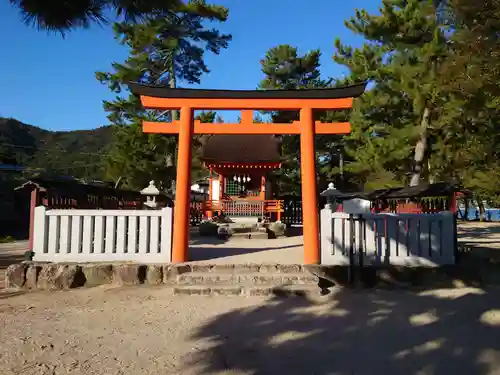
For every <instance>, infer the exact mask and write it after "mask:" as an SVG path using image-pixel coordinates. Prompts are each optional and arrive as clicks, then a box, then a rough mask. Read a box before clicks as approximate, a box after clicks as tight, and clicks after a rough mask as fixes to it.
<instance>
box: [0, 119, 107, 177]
mask: <svg viewBox="0 0 500 375" xmlns="http://www.w3.org/2000/svg"><path fill="white" fill-rule="evenodd" d="M111 140H112V128H111V127H110V126H105V127H102V128H97V129H95V130H77V131H68V132H64V131H59V132H52V131H48V130H43V129H40V128H38V127H35V126H31V125H26V124H23V123H22V122H19V121H17V120H14V119H8V118H0V163H1V164H13V165H22V166H24V167H26V168H27V169H28V172H29V171H31V172H36V171H43V172H45V173H47V172H51V173H53V174H59V175H71V176H75V177H79V178H83V179H89V180H91V179H99V180H101V179H103V178H104V168H103V163H102V159H103V156H104V155H105V154H106V152H107V150H108V148H109V143H110V142H111ZM18 177H19V178H18ZM12 179H14V180H16V182H15V183H14V185H16V184H18V182H20V181H21V180H22V177H21V175H19V174H18V173H16V174H15V175H14V174H13V175H12V176H11V178H9V179H8V180H9V181H10V180H12ZM12 187H14V186H12Z"/></svg>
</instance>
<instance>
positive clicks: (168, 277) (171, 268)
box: [163, 264, 191, 284]
mask: <svg viewBox="0 0 500 375" xmlns="http://www.w3.org/2000/svg"><path fill="white" fill-rule="evenodd" d="M187 272H191V266H190V265H189V264H169V265H166V266H163V282H164V283H165V284H171V283H175V282H176V281H177V276H179V275H182V274H183V273H187Z"/></svg>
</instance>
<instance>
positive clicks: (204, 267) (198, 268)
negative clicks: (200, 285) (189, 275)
mask: <svg viewBox="0 0 500 375" xmlns="http://www.w3.org/2000/svg"><path fill="white" fill-rule="evenodd" d="M211 270H212V266H211V265H210V264H192V265H191V272H210V271H211Z"/></svg>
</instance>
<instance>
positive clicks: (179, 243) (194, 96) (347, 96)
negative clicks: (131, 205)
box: [129, 83, 366, 264]
mask: <svg viewBox="0 0 500 375" xmlns="http://www.w3.org/2000/svg"><path fill="white" fill-rule="evenodd" d="M365 87H366V84H364V83H363V84H360V85H355V86H348V87H341V88H332V89H305V90H265V91H264V90H263V91H260V90H203V89H171V88H167V87H164V86H146V85H141V84H138V83H131V84H129V88H130V91H131V92H132V93H134V94H135V95H138V96H140V99H141V103H142V105H143V106H144V108H146V109H156V110H172V109H176V110H179V109H180V120H179V121H173V122H171V123H161V122H148V121H145V122H144V123H143V131H144V132H146V133H163V134H179V150H178V157H177V180H176V197H175V208H174V225H173V228H174V229H173V230H174V233H173V243H172V262H173V263H182V262H186V261H188V249H189V211H190V205H189V204H190V187H191V158H192V138H193V134H226V135H227V134H269V135H276V134H298V135H300V154H301V158H300V169H301V183H302V215H303V229H304V230H303V232H304V264H319V263H320V262H321V256H320V240H319V230H320V228H319V214H318V191H317V182H316V150H315V143H314V142H315V135H316V134H348V133H349V132H350V129H351V127H350V124H349V123H348V122H340V123H322V122H319V121H315V120H314V110H336V109H350V108H352V102H353V99H354V98H355V97H358V96H360V95H361V94H363V92H364V90H365ZM195 110H241V118H242V120H241V123H238V124H228V123H222V124H218V123H201V122H199V121H194V119H193V117H194V113H193V112H194V111H195ZM253 110H266V111H276V110H284V111H299V113H300V117H299V121H294V122H293V123H291V124H278V123H253V112H252V111H253ZM256 147H259V145H256Z"/></svg>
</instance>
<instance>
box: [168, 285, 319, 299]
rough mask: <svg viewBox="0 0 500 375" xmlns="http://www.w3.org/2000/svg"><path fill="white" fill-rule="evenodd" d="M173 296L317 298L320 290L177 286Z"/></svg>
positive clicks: (312, 287)
mask: <svg viewBox="0 0 500 375" xmlns="http://www.w3.org/2000/svg"><path fill="white" fill-rule="evenodd" d="M173 294H174V295H190V296H282V297H293V296H303V297H319V296H321V290H320V288H318V286H312V285H290V286H288V285H287V286H273V285H262V286H255V285H179V286H174V287H173Z"/></svg>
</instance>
